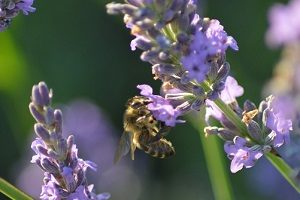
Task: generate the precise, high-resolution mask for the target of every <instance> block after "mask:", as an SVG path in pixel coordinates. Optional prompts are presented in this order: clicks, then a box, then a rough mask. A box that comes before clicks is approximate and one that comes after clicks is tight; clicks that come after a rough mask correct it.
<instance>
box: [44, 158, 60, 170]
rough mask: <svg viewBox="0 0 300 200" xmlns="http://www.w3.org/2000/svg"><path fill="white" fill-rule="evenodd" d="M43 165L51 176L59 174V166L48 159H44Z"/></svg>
mask: <svg viewBox="0 0 300 200" xmlns="http://www.w3.org/2000/svg"><path fill="white" fill-rule="evenodd" d="M41 165H42V167H43V168H44V170H45V171H47V172H49V173H51V174H59V170H58V168H57V166H56V165H55V164H54V163H53V162H51V161H50V160H48V159H47V158H44V159H42V162H41Z"/></svg>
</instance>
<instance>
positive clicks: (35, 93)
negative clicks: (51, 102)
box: [31, 85, 44, 106]
mask: <svg viewBox="0 0 300 200" xmlns="http://www.w3.org/2000/svg"><path fill="white" fill-rule="evenodd" d="M31 99H32V102H33V103H34V104H35V105H37V106H43V105H44V101H43V98H42V96H41V93H40V89H39V86H37V85H34V86H33V87H32V94H31Z"/></svg>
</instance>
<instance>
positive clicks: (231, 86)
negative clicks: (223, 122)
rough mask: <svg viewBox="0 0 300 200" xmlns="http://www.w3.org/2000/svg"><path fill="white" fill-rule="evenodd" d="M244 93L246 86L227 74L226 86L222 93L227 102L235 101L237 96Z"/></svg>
mask: <svg viewBox="0 0 300 200" xmlns="http://www.w3.org/2000/svg"><path fill="white" fill-rule="evenodd" d="M243 94H244V88H243V87H242V86H240V85H239V84H238V82H237V81H236V80H235V79H234V78H233V77H232V76H227V78H226V81H225V88H224V89H223V90H222V92H221V94H220V98H221V99H222V100H223V101H224V102H225V103H226V104H230V103H233V102H235V101H236V100H235V99H236V98H237V97H240V96H242V95H243Z"/></svg>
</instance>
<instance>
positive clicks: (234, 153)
mask: <svg viewBox="0 0 300 200" xmlns="http://www.w3.org/2000/svg"><path fill="white" fill-rule="evenodd" d="M246 143H247V141H246V140H245V139H244V138H241V137H238V136H237V137H235V138H234V140H233V142H226V143H225V144H224V150H225V152H226V153H227V155H228V158H230V159H231V160H232V161H231V165H230V170H231V172H232V173H236V172H238V171H239V170H241V169H242V168H243V167H245V168H250V167H253V166H254V164H255V162H256V161H257V160H258V159H259V158H260V157H261V156H262V155H263V153H262V152H261V151H258V150H253V149H251V148H249V147H247V146H246Z"/></svg>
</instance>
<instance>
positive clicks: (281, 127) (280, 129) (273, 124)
mask: <svg viewBox="0 0 300 200" xmlns="http://www.w3.org/2000/svg"><path fill="white" fill-rule="evenodd" d="M286 106H287V105H286V104H282V102H281V101H278V99H275V98H274V97H272V96H271V97H269V99H268V107H267V109H266V110H265V111H264V112H265V115H266V126H267V127H268V128H269V129H271V130H272V132H274V133H275V138H274V141H273V145H274V146H275V147H280V146H281V145H283V144H284V143H289V141H290V131H291V130H293V127H292V120H291V119H290V118H287V116H286V115H285V111H284V110H285V107H286Z"/></svg>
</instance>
